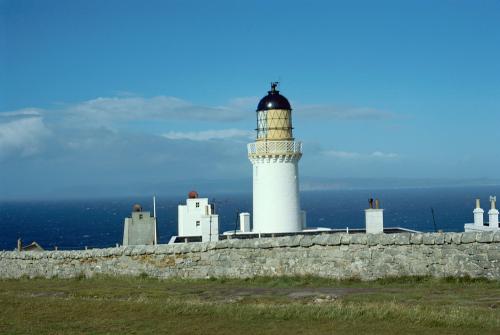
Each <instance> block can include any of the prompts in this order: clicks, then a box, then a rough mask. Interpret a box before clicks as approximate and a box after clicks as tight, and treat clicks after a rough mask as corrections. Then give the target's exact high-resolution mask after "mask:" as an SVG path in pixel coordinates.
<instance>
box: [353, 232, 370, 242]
mask: <svg viewBox="0 0 500 335" xmlns="http://www.w3.org/2000/svg"><path fill="white" fill-rule="evenodd" d="M367 240H368V238H367V236H366V234H353V235H352V236H351V244H366V243H367Z"/></svg>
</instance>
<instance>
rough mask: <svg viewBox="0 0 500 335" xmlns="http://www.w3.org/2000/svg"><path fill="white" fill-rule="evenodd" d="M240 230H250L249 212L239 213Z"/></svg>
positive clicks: (247, 231)
mask: <svg viewBox="0 0 500 335" xmlns="http://www.w3.org/2000/svg"><path fill="white" fill-rule="evenodd" d="M240 231H241V232H242V233H249V232H250V213H240Z"/></svg>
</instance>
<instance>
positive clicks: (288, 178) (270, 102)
mask: <svg viewBox="0 0 500 335" xmlns="http://www.w3.org/2000/svg"><path fill="white" fill-rule="evenodd" d="M277 84H278V83H271V90H270V91H268V92H267V95H266V96H265V97H263V98H262V99H261V100H260V102H259V104H258V106H257V129H256V131H257V134H256V139H255V142H253V143H250V144H248V158H249V159H250V161H251V162H252V168H253V229H252V230H253V232H255V233H288V232H298V231H301V230H302V229H303V228H305V212H304V211H301V209H300V198H299V168H298V163H299V160H300V158H301V157H302V143H301V142H299V141H295V139H294V137H293V127H292V107H291V106H290V103H289V102H288V99H287V98H285V97H284V96H283V95H281V94H280V92H279V91H278V90H277Z"/></svg>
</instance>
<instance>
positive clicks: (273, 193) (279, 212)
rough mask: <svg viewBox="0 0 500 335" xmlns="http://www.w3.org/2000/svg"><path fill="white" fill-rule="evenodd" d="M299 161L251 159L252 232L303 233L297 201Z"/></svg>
mask: <svg viewBox="0 0 500 335" xmlns="http://www.w3.org/2000/svg"><path fill="white" fill-rule="evenodd" d="M299 159H300V157H296V156H286V155H283V156H279V157H266V156H263V157H250V160H251V162H252V164H253V232H256V233H280V232H297V231H301V230H302V218H301V214H300V200H299V173H298V161H299Z"/></svg>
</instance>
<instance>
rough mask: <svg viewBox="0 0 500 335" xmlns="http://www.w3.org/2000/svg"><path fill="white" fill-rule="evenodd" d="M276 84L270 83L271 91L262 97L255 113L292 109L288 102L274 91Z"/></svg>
mask: <svg viewBox="0 0 500 335" xmlns="http://www.w3.org/2000/svg"><path fill="white" fill-rule="evenodd" d="M277 86H278V83H271V90H270V91H268V92H267V95H266V96H265V97H263V98H262V99H261V100H260V102H259V104H258V106H257V111H264V110H269V109H289V110H290V109H292V107H291V106H290V102H288V99H287V98H285V97H284V96H282V95H281V94H280V91H278V90H277V89H276V87H277Z"/></svg>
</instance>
